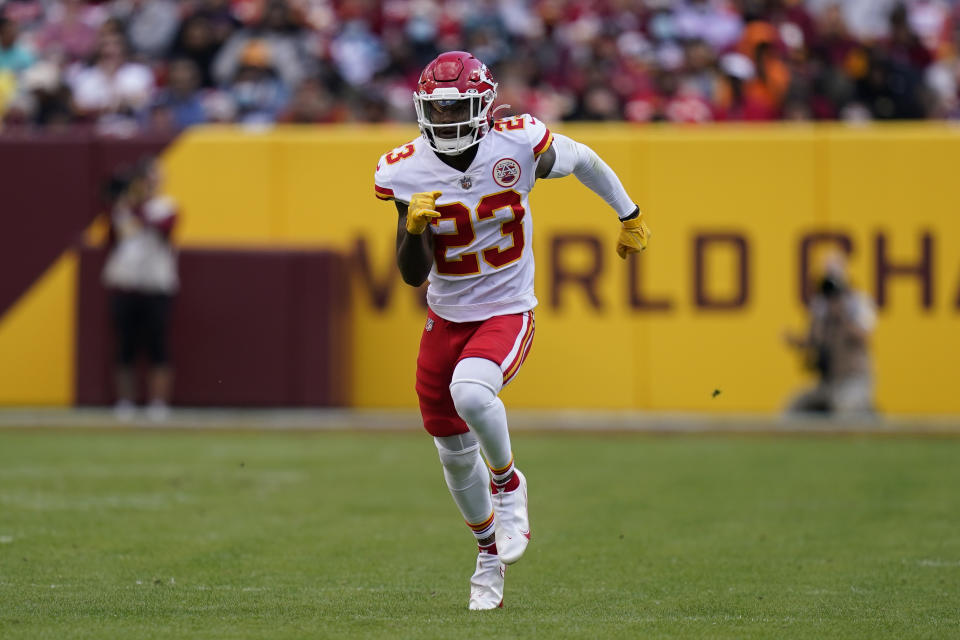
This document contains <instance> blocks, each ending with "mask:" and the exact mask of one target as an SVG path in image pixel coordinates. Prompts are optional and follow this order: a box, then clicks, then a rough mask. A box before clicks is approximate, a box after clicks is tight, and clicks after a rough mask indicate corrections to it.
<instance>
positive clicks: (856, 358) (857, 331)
mask: <svg viewBox="0 0 960 640" xmlns="http://www.w3.org/2000/svg"><path fill="white" fill-rule="evenodd" d="M809 313H810V326H809V329H808V330H807V332H806V333H805V334H799V335H798V334H795V333H791V332H789V331H787V332H786V333H785V334H784V338H785V341H786V342H787V344H788V345H790V346H791V347H794V348H796V349H798V350H800V351H801V353H803V356H804V363H805V365H806V367H807V368H809V369H812V370H813V371H815V372H816V375H817V378H818V380H817V384H816V386H814V387H813V388H812V389H809V390H806V391H804V392H802V393H800V394H799V395H798V396H796V397H795V398H794V399H793V400H792V401H791V402H790V404H789V406H788V407H787V411H788V413H792V414H799V413H823V414H838V415H868V414H872V413H873V411H874V395H873V374H872V366H871V358H870V334H871V333H872V331H873V327H874V324H875V322H876V311H875V308H874V304H873V302H872V301H871V300H870V299H869V298H868V297H867V296H866V295H865V294H864V293H862V292H860V291H857V290H855V289H853V288H852V287H851V286H850V284H849V281H848V278H847V273H846V267H845V263H844V261H843V260H842V259H841V258H839V257H832V258H831V259H830V260H829V261H828V263H827V267H826V269H825V273H824V276H823V278H822V279H821V280H820V282H819V284H818V286H817V292H816V293H815V294H814V296H813V297H812V299H811V300H810V305H809Z"/></svg>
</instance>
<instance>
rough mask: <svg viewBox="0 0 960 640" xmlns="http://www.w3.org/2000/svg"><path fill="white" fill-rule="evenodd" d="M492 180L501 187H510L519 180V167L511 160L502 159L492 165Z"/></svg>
mask: <svg viewBox="0 0 960 640" xmlns="http://www.w3.org/2000/svg"><path fill="white" fill-rule="evenodd" d="M493 180H494V182H496V183H497V184H498V185H500V186H501V187H512V186H513V185H515V184H517V181H518V180H520V165H519V164H517V161H516V160H514V159H512V158H502V159H500V160H498V161H497V164H495V165H493Z"/></svg>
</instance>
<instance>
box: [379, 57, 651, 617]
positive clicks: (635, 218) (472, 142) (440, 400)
mask: <svg viewBox="0 0 960 640" xmlns="http://www.w3.org/2000/svg"><path fill="white" fill-rule="evenodd" d="M496 97H497V83H496V82H494V80H493V76H492V75H491V73H490V71H489V70H488V69H487V67H486V66H485V65H484V64H483V63H482V62H481V61H480V60H478V59H477V58H475V57H474V56H473V55H471V54H470V53H467V52H464V51H451V52H447V53H444V54H442V55H440V56H439V57H437V58H436V59H435V60H433V61H432V62H430V64H428V65H427V67H426V68H425V69H424V70H423V73H422V74H421V75H420V80H419V82H418V84H417V88H416V91H415V93H414V94H413V102H414V106H415V107H416V113H417V122H418V123H419V125H420V136H419V137H418V138H416V139H415V140H413V141H411V142H409V143H407V144H404V145H401V146H400V147H397V148H396V149H394V150H393V151H391V152H389V153H387V154H385V155H383V156H382V157H381V158H380V162H379V163H378V164H377V170H376V174H375V178H374V191H375V193H376V196H377V197H378V198H380V199H382V200H393V201H394V202H395V203H396V206H397V211H398V212H399V214H400V217H399V223H398V226H397V264H398V266H399V268H400V272H401V274H402V275H403V279H404V281H405V282H406V283H407V284H410V285H412V286H420V285H421V284H423V282H424V281H425V280H429V282H430V285H429V287H428V288H427V303H428V306H429V310H428V312H427V321H426V326H425V328H424V330H423V334H422V337H421V340H420V353H419V356H418V358H417V376H416V390H417V395H418V396H419V400H420V412H421V414H422V416H423V424H424V427H425V429H426V430H427V432H428V433H430V435H432V436H433V437H434V441H435V443H436V446H437V450H438V452H439V455H440V462H441V464H442V465H443V473H444V477H445V479H446V482H447V486H448V487H449V489H450V493H451V494H452V496H453V500H454V502H456V504H457V506H458V507H459V509H460V512H461V514H462V515H463V517H464V519H465V520H466V521H467V524H468V525H469V527H470V529H471V530H472V531H473V534H474V536H476V539H477V545H478V547H479V554H478V556H477V564H476V570H475V572H474V574H473V576H472V578H471V579H470V602H469V607H470V609H493V608H496V607H499V606H502V605H503V580H504V573H505V568H506V567H505V565H508V564H512V563H514V562H516V561H517V560H519V559H520V557H521V556H522V555H523V552H524V550H525V549H526V547H527V543H528V541H529V539H530V519H529V516H528V514H527V481H526V478H525V477H524V475H523V474H522V473H521V472H520V470H519V469H517V468H516V466H515V463H514V458H513V451H512V449H511V446H510V433H509V430H508V428H507V416H506V412H505V409H504V406H503V402H501V401H500V398H499V397H498V396H499V393H500V390H501V389H502V388H503V387H504V386H505V385H507V384H509V382H510V381H511V380H512V379H513V378H514V377H515V376H516V375H517V372H518V371H519V370H520V366H521V365H522V364H523V361H524V359H525V358H526V357H527V355H528V354H529V353H530V346H531V344H532V342H533V333H534V318H533V308H534V307H535V306H536V305H537V299H536V297H535V296H534V291H533V273H534V264H533V251H532V246H531V243H530V238H531V237H532V235H531V233H532V230H533V221H532V219H531V215H530V205H529V203H528V201H527V195H528V194H529V193H530V190H531V189H532V188H533V185H534V183H535V182H536V180H537V179H538V178H560V177H563V176H568V175H570V174H573V175H575V176H576V177H577V178H578V179H579V180H580V181H581V182H582V183H583V184H585V185H586V186H587V187H589V188H590V189H592V190H593V191H594V192H596V193H597V195H599V196H600V197H601V198H603V199H604V200H605V201H606V202H607V204H609V205H610V207H612V208H613V210H614V212H615V213H616V214H617V216H618V217H619V221H620V223H621V229H620V237H619V240H618V242H617V253H618V254H619V255H620V257H621V258H625V257H626V256H627V255H628V254H631V253H637V252H640V251H643V250H644V248H646V245H647V238H648V237H649V236H650V231H649V230H648V229H647V226H646V224H645V223H644V221H643V219H642V218H641V213H640V209H639V207H637V205H636V204H634V202H633V200H631V199H630V197H629V196H628V195H627V192H626V191H625V190H624V188H623V185H622V184H621V183H620V180H619V179H618V178H617V176H616V174H615V173H614V172H613V170H611V169H610V167H609V166H607V164H606V163H604V162H603V160H601V159H600V158H599V157H598V156H597V154H596V153H594V152H593V151H592V150H591V149H590V148H588V147H586V146H584V145H583V144H580V143H578V142H576V141H574V140H571V139H570V138H567V137H565V136H562V135H555V134H552V133H551V132H550V130H549V129H547V127H546V126H545V125H544V124H543V123H542V122H540V121H539V120H537V119H536V118H534V117H533V116H530V115H527V114H524V115H517V116H511V117H508V118H504V119H500V120H495V119H494V118H493V111H492V107H493V104H494V101H495V100H496ZM481 452H482V454H483V458H481ZM484 459H485V460H486V463H484Z"/></svg>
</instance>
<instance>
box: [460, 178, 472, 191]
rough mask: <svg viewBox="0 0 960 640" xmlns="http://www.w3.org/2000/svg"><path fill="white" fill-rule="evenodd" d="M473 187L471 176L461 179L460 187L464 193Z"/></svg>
mask: <svg viewBox="0 0 960 640" xmlns="http://www.w3.org/2000/svg"><path fill="white" fill-rule="evenodd" d="M472 186H473V178H471V177H470V176H463V177H462V178H460V187H461V188H462V189H463V190H464V191H467V190H468V189H470V187H472Z"/></svg>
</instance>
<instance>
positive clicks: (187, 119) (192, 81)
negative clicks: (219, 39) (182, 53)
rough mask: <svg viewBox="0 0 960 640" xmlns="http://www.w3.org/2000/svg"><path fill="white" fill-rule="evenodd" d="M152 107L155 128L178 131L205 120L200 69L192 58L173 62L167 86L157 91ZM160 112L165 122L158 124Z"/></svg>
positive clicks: (153, 127)
mask: <svg viewBox="0 0 960 640" xmlns="http://www.w3.org/2000/svg"><path fill="white" fill-rule="evenodd" d="M152 109H153V112H152V116H151V117H152V119H153V126H152V127H151V128H152V129H153V130H167V131H171V132H176V131H182V130H183V129H186V128H187V127H191V126H193V125H195V124H201V123H203V122H206V120H207V116H206V113H205V111H204V107H203V100H202V98H201V96H200V72H199V70H198V69H197V65H195V64H194V63H193V60H190V59H189V58H179V59H177V60H174V61H173V62H171V63H170V68H169V71H168V80H167V87H166V88H165V89H162V90H161V91H160V92H159V93H158V94H157V97H156V99H155V100H154V103H153V107H152ZM158 112H162V113H164V114H165V119H164V121H163V124H162V125H159V124H158V120H157V113H158Z"/></svg>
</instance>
